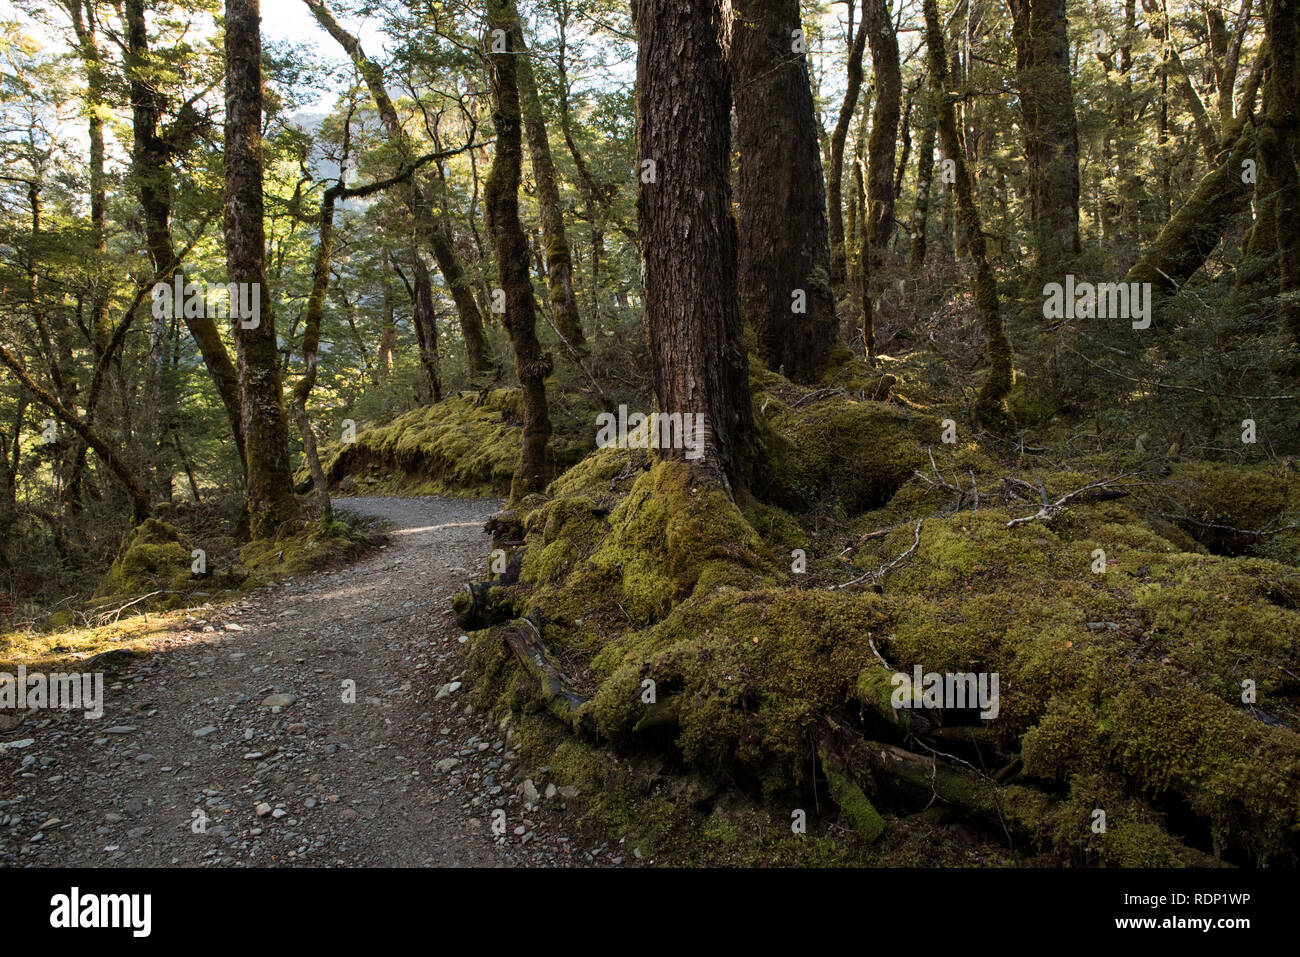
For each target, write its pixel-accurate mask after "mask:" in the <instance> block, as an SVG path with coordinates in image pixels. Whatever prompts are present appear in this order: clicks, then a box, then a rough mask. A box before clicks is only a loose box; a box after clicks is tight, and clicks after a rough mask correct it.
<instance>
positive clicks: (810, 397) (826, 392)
mask: <svg viewBox="0 0 1300 957" xmlns="http://www.w3.org/2000/svg"><path fill="white" fill-rule="evenodd" d="M833 395H843V396H847V395H848V393H847V392H845V391H844V390H843V389H837V388H832V389H817V390H816V391H814V392H809V393H808V394H807V395H805V396H803V397H802V398H800V399H798V400H797V401H795V402H792V403H791V404H790V408H792V409H797V408H799V406H801V405H803V404H804V403H805V402H816V401H817V400H818V399H825V398H829V397H830V396H833Z"/></svg>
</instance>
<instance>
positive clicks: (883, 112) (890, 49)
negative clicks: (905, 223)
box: [861, 0, 903, 357]
mask: <svg viewBox="0 0 1300 957" xmlns="http://www.w3.org/2000/svg"><path fill="white" fill-rule="evenodd" d="M861 30H862V32H863V33H865V34H866V35H867V38H868V41H867V42H868V43H869V44H870V45H871V66H872V69H873V70H874V71H875V75H876V102H875V107H874V109H873V110H872V113H871V137H870V139H869V140H868V141H867V183H866V187H867V190H866V200H867V201H866V210H867V215H866V217H865V219H866V222H865V224H864V226H865V228H864V229H863V232H862V253H861V261H862V346H863V350H864V352H865V353H866V355H867V356H868V357H871V356H874V355H875V354H876V330H875V319H874V316H873V315H872V310H873V304H874V302H875V299H876V297H877V296H879V295H880V291H881V289H882V288H883V285H884V284H883V277H882V276H881V273H882V272H883V270H884V265H885V250H886V247H887V246H888V244H889V237H890V236H891V235H892V234H893V231H894V156H895V149H896V144H897V141H898V122H899V101H900V99H901V98H902V95H903V77H902V72H901V70H900V68H899V64H898V37H897V36H895V35H894V23H893V20H892V19H891V18H890V12H889V0H864V2H863V7H862V27H861Z"/></svg>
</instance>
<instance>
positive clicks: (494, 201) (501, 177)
mask: <svg viewBox="0 0 1300 957" xmlns="http://www.w3.org/2000/svg"><path fill="white" fill-rule="evenodd" d="M513 6H514V5H513V4H512V3H511V2H510V0H488V8H487V10H488V15H487V22H488V30H489V36H491V34H492V32H494V31H497V30H501V31H504V32H505V51H504V52H500V53H492V54H490V55H489V57H488V60H489V64H490V66H491V69H492V86H493V93H494V97H493V100H494V102H493V106H494V109H493V111H492V123H493V126H494V127H495V128H496V137H497V139H496V149H495V151H494V152H493V154H492V169H491V171H490V172H489V173H488V178H487V183H486V184H485V186H484V204H485V206H486V207H487V219H488V231H489V232H490V233H491V234H492V245H493V247H494V248H495V250H496V259H497V278H498V279H499V281H500V283H501V289H502V291H504V292H505V299H506V311H505V315H504V316H503V317H502V322H503V324H504V325H505V327H506V332H507V334H508V335H509V336H510V344H511V346H513V347H514V352H515V370H516V372H517V373H518V375H519V386H520V390H521V391H522V393H523V406H524V437H523V447H522V449H521V450H520V454H519V466H518V468H516V469H515V475H514V479H513V481H512V482H511V483H510V498H511V500H512V501H518V500H519V499H521V498H523V497H524V496H525V495H528V494H530V493H533V492H540V491H542V489H544V488H545V487H546V443H547V441H548V439H549V438H550V435H551V420H550V416H549V415H548V413H547V410H546V377H547V376H548V375H549V374H550V372H551V360H550V356H549V355H547V354H545V353H543V352H542V347H541V344H540V343H539V342H538V341H537V330H536V324H537V303H536V301H535V300H534V297H533V284H532V280H531V279H530V278H529V276H528V239H527V238H526V237H525V236H524V229H523V226H522V225H521V224H520V222H519V171H520V167H521V166H522V164H523V143H522V136H521V132H520V125H521V122H520V109H519V77H518V53H519V52H521V51H520V48H519V47H517V46H516V44H517V43H518V38H517V36H516V35H515V34H516V29H517V25H518V16H517V15H516V14H515V13H514V11H513ZM490 43H491V41H489V44H490ZM489 48H491V47H490V46H489Z"/></svg>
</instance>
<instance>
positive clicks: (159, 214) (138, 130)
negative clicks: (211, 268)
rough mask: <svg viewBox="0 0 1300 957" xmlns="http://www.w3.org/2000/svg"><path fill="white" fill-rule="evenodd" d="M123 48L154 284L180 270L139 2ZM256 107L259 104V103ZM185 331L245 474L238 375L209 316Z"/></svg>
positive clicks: (134, 2) (132, 3) (134, 162)
mask: <svg viewBox="0 0 1300 957" xmlns="http://www.w3.org/2000/svg"><path fill="white" fill-rule="evenodd" d="M125 11H126V26H127V48H128V53H129V55H128V64H129V67H130V69H129V75H130V78H131V81H130V92H131V120H132V132H133V134H134V137H135V143H134V146H133V147H132V157H131V167H132V168H131V175H132V177H133V178H134V179H135V182H136V189H137V190H138V192H139V195H140V207H141V210H142V211H143V213H144V226H145V242H146V245H147V247H148V250H149V259H150V262H151V263H152V265H153V269H154V274H155V277H156V281H158V282H169V281H171V279H172V277H173V276H174V275H175V273H176V270H177V269H178V268H179V267H180V262H179V261H178V259H177V257H176V252H175V249H174V248H173V246H172V239H171V225H170V219H171V173H170V171H169V170H168V169H167V163H168V153H167V146H166V144H165V143H164V142H163V141H162V139H161V138H160V137H159V136H158V103H157V94H156V93H155V91H154V90H153V88H152V87H151V86H150V85H149V80H148V73H149V34H148V30H147V28H146V25H145V16H144V0H127V2H126V4H125ZM259 102H260V101H259ZM185 327H186V328H187V329H188V330H189V332H190V335H191V336H192V337H193V338H194V342H195V344H196V345H197V346H198V347H199V354H200V355H202V356H203V364H204V365H205V366H207V369H208V374H209V375H210V376H211V377H212V382H213V384H214V385H215V386H216V387H217V394H218V395H219V396H220V397H221V403H222V405H223V406H225V409H226V418H227V419H228V420H229V421H230V430H231V432H232V433H233V434H234V437H235V446H236V448H237V449H238V451H239V458H240V462H241V463H243V464H244V469H245V472H246V471H247V458H246V455H245V448H244V446H245V435H244V420H243V415H242V412H241V409H240V397H239V381H238V380H239V376H238V373H237V372H236V370H235V365H234V363H232V362H231V360H230V353H229V352H227V351H226V344H225V343H224V342H223V341H222V340H221V333H220V332H219V331H218V330H217V324H216V322H215V321H214V320H213V318H212V317H211V316H208V315H206V314H205V315H201V316H195V317H189V316H186V317H185Z"/></svg>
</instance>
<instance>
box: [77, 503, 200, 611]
mask: <svg viewBox="0 0 1300 957" xmlns="http://www.w3.org/2000/svg"><path fill="white" fill-rule="evenodd" d="M193 548H194V546H193V543H192V542H190V540H189V539H188V538H186V537H185V535H183V534H182V533H181V532H180V531H179V530H178V529H177V528H176V527H175V526H174V525H169V524H167V523H166V522H162V521H159V520H158V519H156V518H147V519H145V520H144V521H143V522H141V523H140V524H139V525H137V526H135V527H134V528H133V529H131V530H130V531H129V532H127V534H126V537H125V538H123V540H122V545H121V547H120V548H119V549H118V552H117V558H116V559H114V560H113V564H112V565H111V566H110V567H109V569H108V572H107V573H106V574H105V575H104V578H103V580H102V581H101V582H100V584H99V587H98V588H97V589H96V590H95V594H96V595H97V596H101V597H103V596H110V595H113V596H116V595H131V596H139V595H142V594H145V593H147V592H151V591H160V590H161V591H167V592H173V593H178V594H176V595H175V597H177V598H180V597H181V595H180V594H179V593H185V592H188V591H190V590H191V589H192V588H193V579H194V574H193V572H192V571H191V566H192V563H193V561H194V557H193V554H192V551H193Z"/></svg>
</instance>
